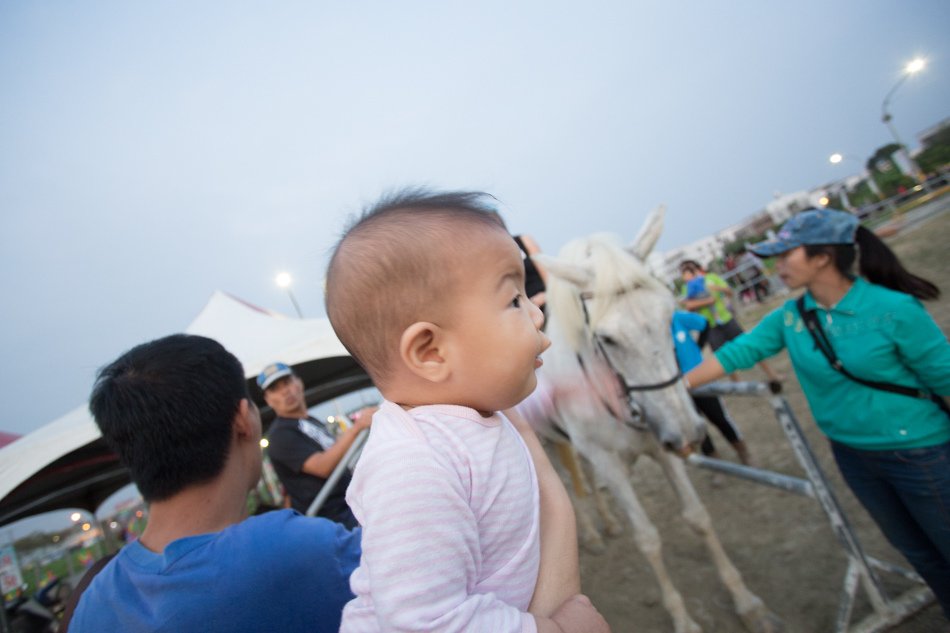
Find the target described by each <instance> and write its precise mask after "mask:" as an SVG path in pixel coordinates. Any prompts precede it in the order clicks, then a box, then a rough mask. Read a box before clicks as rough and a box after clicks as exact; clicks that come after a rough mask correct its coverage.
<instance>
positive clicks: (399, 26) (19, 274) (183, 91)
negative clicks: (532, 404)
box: [0, 0, 950, 433]
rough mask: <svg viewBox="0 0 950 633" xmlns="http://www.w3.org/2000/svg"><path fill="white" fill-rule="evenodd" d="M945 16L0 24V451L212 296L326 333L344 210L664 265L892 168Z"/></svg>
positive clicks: (934, 96)
mask: <svg viewBox="0 0 950 633" xmlns="http://www.w3.org/2000/svg"><path fill="white" fill-rule="evenodd" d="M948 24H950V3H948V2H946V0H932V1H916V0H909V1H896V0H895V1H893V2H883V1H878V2H867V1H866V0H840V1H835V2H827V1H813V0H805V1H798V2H783V3H778V2H761V1H749V2H715V3H713V2H699V1H696V2H664V3H659V2H656V3H644V2H638V3H633V2H596V1H595V2H590V1H588V2H572V3H563V2H551V1H550V0H548V1H545V2H513V1H511V0H505V1H504V2H446V1H444V0H443V1H438V2H435V1H433V2H411V1H406V2H398V3H396V2H333V3H330V2H278V3H264V2H259V3H248V2H220V3H216V2H198V3H195V2H161V3H141V2H134V3H128V2H81V3H80V2H67V1H64V2H26V1H19V2H15V1H9V2H3V3H0V214H2V215H0V218H2V230H0V240H2V243H0V263H2V265H0V293H2V302H3V316H4V318H3V328H2V332H0V354H2V360H3V363H2V374H0V399H2V401H3V403H4V407H3V413H2V418H0V429H2V430H6V431H11V432H16V433H25V432H28V431H30V430H33V429H35V428H37V427H39V426H41V425H43V424H45V423H47V422H49V421H50V420H52V419H54V418H56V417H58V416H59V415H61V414H63V413H65V412H67V411H68V410H70V409H72V408H73V407H75V406H77V405H79V404H81V403H82V402H84V400H85V398H86V396H87V395H88V392H89V389H90V386H91V384H92V380H93V376H94V372H95V370H96V369H97V368H98V367H99V366H101V365H102V364H104V363H106V362H108V361H109V360H111V359H112V358H114V357H115V356H116V355H118V354H119V353H120V352H122V351H124V350H125V349H127V348H129V347H131V346H132V345H134V344H136V343H139V342H142V341H145V340H148V339H152V338H156V337H158V336H162V335H165V334H169V333H172V332H176V331H180V330H182V329H184V328H185V327H186V326H187V325H188V323H189V322H190V321H191V320H192V319H193V318H194V317H195V316H196V315H197V314H198V312H199V311H200V310H201V309H202V307H203V306H204V304H205V302H206V301H207V300H208V298H209V297H210V296H211V294H212V292H214V291H215V290H216V289H221V290H225V291H227V292H230V293H232V294H235V295H237V296H239V297H241V298H244V299H246V300H248V301H250V302H252V303H255V304H257V305H261V306H264V307H267V308H270V309H275V310H278V311H282V312H285V313H288V314H293V308H292V306H291V304H290V301H289V299H288V298H287V295H286V294H285V293H283V292H282V291H281V290H279V289H278V288H277V287H276V286H275V285H274V283H273V278H274V275H275V273H277V272H278V271H280V270H287V271H289V272H290V273H291V274H292V275H293V276H294V278H295V286H294V288H295V293H296V295H297V298H298V299H299V302H300V304H301V307H302V309H303V311H304V313H305V314H306V315H307V316H322V315H323V307H322V296H321V290H320V284H321V279H322V276H323V271H324V267H325V263H326V258H327V249H328V248H329V247H330V245H331V244H332V243H333V241H334V239H335V238H336V236H337V235H338V233H339V231H340V230H341V228H342V226H343V224H344V222H345V220H346V218H347V216H348V214H350V213H352V212H354V211H356V210H358V209H359V208H360V207H361V206H362V205H363V204H365V203H368V202H371V201H372V200H373V199H374V198H375V197H376V196H377V195H378V194H379V193H380V192H382V191H385V190H387V189H390V188H393V187H398V186H403V185H407V184H429V185H432V186H434V187H438V188H476V189H484V190H487V191H490V192H492V193H494V194H495V195H496V196H498V197H499V198H500V199H501V200H502V201H503V202H504V203H505V205H506V206H505V208H506V212H505V213H506V219H507V220H508V224H509V228H511V229H512V231H513V232H516V233H522V232H527V233H530V234H532V235H533V236H534V237H535V239H536V240H537V241H538V242H539V243H540V244H541V245H542V247H543V248H544V249H545V250H548V251H557V250H558V249H559V248H560V247H561V246H562V245H563V244H564V243H565V242H567V241H568V240H569V239H570V238H572V237H574V236H578V235H583V234H587V233H590V232H593V231H604V230H607V231H613V232H616V233H619V234H621V235H624V236H627V237H630V238H632V237H633V235H634V234H635V233H636V231H637V229H638V228H639V226H640V223H641V221H642V220H643V218H644V216H645V214H646V213H647V212H648V211H649V209H651V208H652V207H653V206H655V205H656V204H658V203H660V202H665V203H667V205H668V207H669V210H668V217H667V229H666V234H665V235H664V237H663V238H662V239H661V241H660V244H659V248H660V249H661V250H662V249H668V248H672V247H674V246H677V245H681V244H684V243H687V242H690V241H692V240H695V239H697V238H700V237H702V236H704V235H707V234H709V233H712V232H714V231H716V230H718V229H720V228H723V227H725V226H727V225H730V224H733V223H735V222H737V221H738V220H740V219H742V218H743V217H745V216H747V215H749V214H751V213H754V212H756V211H757V210H759V209H761V208H763V207H764V205H765V204H766V203H767V202H768V201H769V200H770V199H772V196H773V195H774V193H775V192H784V193H788V192H793V191H797V190H801V189H808V188H811V187H814V186H817V185H820V184H822V183H825V182H828V181H831V180H833V179H836V178H838V177H843V176H845V175H847V174H849V173H853V172H855V171H857V170H858V169H859V164H858V163H856V162H850V163H849V162H845V163H843V164H842V165H838V166H832V165H830V164H829V163H828V162H827V158H828V156H829V155H830V154H831V153H832V152H835V151H837V152H842V153H844V154H846V155H852V156H855V157H859V158H861V159H863V158H865V157H867V156H868V155H870V154H871V153H872V152H873V151H874V149H876V148H877V147H879V146H880V145H883V144H885V143H887V142H890V141H891V137H890V135H889V133H888V130H887V128H886V127H885V126H884V125H883V124H882V123H881V121H880V108H881V101H882V99H883V98H884V95H885V94H887V92H888V91H889V90H890V89H891V87H892V86H893V85H894V84H895V83H896V82H897V81H898V79H899V78H900V76H901V71H902V68H903V65H904V64H905V63H906V62H907V61H909V60H910V59H911V58H913V57H914V56H916V55H923V56H925V57H926V58H927V59H928V66H927V68H926V69H925V70H924V71H923V72H922V73H920V74H918V75H916V76H914V77H912V78H911V79H909V80H908V81H907V82H906V83H905V84H904V85H903V86H902V87H901V89H900V90H899V91H898V92H897V94H896V96H895V97H894V99H893V102H892V112H893V115H894V123H895V125H896V127H897V129H898V131H899V132H900V134H901V136H902V137H903V138H904V140H905V141H906V142H908V144H909V145H911V146H912V147H913V146H915V145H916V134H917V133H918V132H920V131H921V130H923V129H925V128H927V127H929V126H931V125H934V124H935V123H937V122H938V121H940V120H942V119H944V118H945V117H947V116H948V115H950V107H948V106H950V81H948V79H950V38H948V37H947V25H948Z"/></svg>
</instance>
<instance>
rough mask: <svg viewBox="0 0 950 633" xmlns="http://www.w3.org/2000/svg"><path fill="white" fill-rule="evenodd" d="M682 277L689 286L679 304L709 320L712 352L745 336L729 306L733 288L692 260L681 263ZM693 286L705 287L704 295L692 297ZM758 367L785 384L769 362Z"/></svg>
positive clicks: (763, 362) (708, 337) (694, 287)
mask: <svg viewBox="0 0 950 633" xmlns="http://www.w3.org/2000/svg"><path fill="white" fill-rule="evenodd" d="M680 276H681V277H682V278H683V281H684V282H685V284H686V287H685V288H684V290H683V294H682V296H681V299H680V304H681V305H682V306H683V308H684V309H685V310H689V311H690V312H696V313H697V314H699V315H701V316H702V317H703V318H704V319H706V322H707V323H708V324H709V329H708V335H707V339H706V340H708V342H709V347H710V348H712V350H713V351H716V350H717V349H719V348H720V347H722V346H723V345H724V344H725V343H726V342H728V341H731V340H732V339H734V338H736V337H737V336H739V335H740V334H742V326H740V325H739V323H738V322H737V321H736V319H735V316H734V315H733V314H732V311H731V310H729V307H728V306H727V305H726V299H727V298H728V297H731V296H732V288H730V287H729V284H727V283H726V282H725V280H724V279H723V278H722V277H720V276H719V275H717V274H715V273H709V272H706V271H705V270H704V269H703V267H702V266H700V265H699V262H696V261H694V260H692V259H687V260H684V261H682V262H680ZM700 282H701V283H700ZM691 284H692V286H691ZM690 287H692V288H693V289H694V292H695V291H697V290H699V289H700V288H702V290H703V294H702V296H694V297H690V296H689V288H690ZM759 368H760V369H762V371H763V372H764V373H765V375H766V377H767V378H768V379H769V381H770V382H772V383H780V382H781V381H782V379H783V378H782V376H781V375H779V374H778V373H777V372H776V371H775V370H773V369H772V367H771V366H770V365H769V364H768V363H767V362H765V361H762V362H760V363H759ZM732 379H733V380H738V378H737V377H736V376H732Z"/></svg>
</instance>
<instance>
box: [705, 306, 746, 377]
mask: <svg viewBox="0 0 950 633" xmlns="http://www.w3.org/2000/svg"><path fill="white" fill-rule="evenodd" d="M708 329H709V348H710V349H711V350H712V351H714V352H715V351H716V350H718V349H719V348H720V347H722V346H723V345H725V344H726V343H728V342H729V341H731V340H732V339H734V338H736V337H737V336H739V335H740V334H742V327H741V326H740V325H739V324H738V323H736V320H735V319H732V320H731V321H728V322H726V323H723V324H722V325H716V326H713V327H710V328H708ZM729 380H731V381H732V382H738V381H739V375H738V374H736V373H735V372H733V373H731V374H729Z"/></svg>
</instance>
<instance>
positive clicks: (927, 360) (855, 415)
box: [716, 278, 950, 450]
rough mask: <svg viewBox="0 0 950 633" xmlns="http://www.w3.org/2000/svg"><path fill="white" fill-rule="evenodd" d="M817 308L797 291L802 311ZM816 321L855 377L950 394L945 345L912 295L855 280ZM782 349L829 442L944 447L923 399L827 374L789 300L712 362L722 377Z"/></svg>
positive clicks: (949, 424) (949, 430)
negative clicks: (718, 366) (721, 369)
mask: <svg viewBox="0 0 950 633" xmlns="http://www.w3.org/2000/svg"><path fill="white" fill-rule="evenodd" d="M815 307H817V304H816V303H815V299H814V298H813V297H812V296H811V294H810V293H807V292H806V293H805V308H806V309H809V310H810V309H813V308H815ZM818 319H819V322H820V323H821V326H822V328H823V329H824V330H825V334H826V335H827V336H828V339H829V340H830V341H831V345H832V347H833V348H834V350H835V353H836V354H837V355H838V358H839V359H840V360H841V363H842V364H843V365H844V367H845V368H846V369H847V370H848V371H849V372H851V373H852V374H854V375H855V376H858V377H860V378H864V379H865V380H875V381H879V382H889V383H893V384H898V385H906V386H908V387H917V388H920V387H925V388H927V389H928V390H930V391H931V392H932V393H936V394H939V395H942V396H946V395H950V343H948V342H947V338H946V336H945V335H944V334H943V333H942V332H941V331H940V328H939V327H938V326H937V324H936V323H934V321H933V319H932V318H931V317H930V315H929V314H927V311H926V310H925V309H924V307H923V306H922V305H921V303H920V301H918V300H917V299H915V298H914V297H912V296H910V295H907V294H904V293H902V292H896V291H893V290H890V289H888V288H884V287H883V286H878V285H875V284H872V283H869V282H867V281H865V280H863V279H861V278H858V279H856V280H855V282H854V285H853V286H852V287H851V289H850V290H849V291H848V292H847V293H846V294H845V296H844V297H842V299H841V301H839V302H838V304H837V305H836V306H835V307H833V308H831V309H830V310H825V309H824V308H821V307H818ZM782 348H787V349H788V354H789V357H790V358H791V360H792V366H793V367H794V368H795V374H796V375H797V376H798V381H799V383H801V386H802V390H803V391H804V392H805V397H806V398H807V399H808V404H809V405H810V406H811V410H812V415H813V416H814V418H815V422H817V423H818V426H819V428H821V430H822V431H824V433H825V434H826V435H827V436H828V437H830V438H831V439H832V440H834V441H836V442H840V443H842V444H846V445H848V446H852V447H854V448H859V449H864V450H889V449H901V448H920V447H925V446H935V445H937V444H943V443H944V442H947V441H950V417H948V416H947V415H946V414H945V413H944V412H943V411H941V410H940V407H938V406H937V404H936V403H934V402H933V401H931V400H922V399H919V398H912V397H909V396H903V395H900V394H895V393H889V392H886V391H882V390H880V389H873V388H871V387H865V386H864V385H861V384H859V383H856V382H854V381H853V380H850V379H849V378H846V377H844V376H843V375H841V374H839V373H838V372H837V371H835V370H834V369H832V367H831V365H830V364H829V363H828V359H827V358H825V356H824V355H823V354H822V353H821V351H820V350H819V349H817V348H816V347H815V342H814V339H812V336H811V334H810V333H809V332H808V329H807V328H806V327H805V324H804V323H802V319H801V317H800V316H799V314H798V309H797V308H796V306H795V300H794V299H792V300H790V301H787V302H785V304H784V305H783V306H782V307H780V308H778V309H776V310H775V311H773V312H771V313H770V314H768V315H767V316H766V317H765V318H764V319H762V321H761V322H760V323H759V324H758V325H757V326H756V327H755V328H754V329H753V330H751V331H750V332H748V333H747V334H744V335H742V336H740V337H738V338H736V339H734V340H733V341H731V342H730V343H728V344H726V345H724V346H723V347H721V348H720V349H719V351H717V352H716V358H717V359H718V360H719V362H720V363H721V364H722V366H723V367H724V368H725V370H726V373H732V372H733V371H735V370H737V369H748V368H749V367H752V366H753V365H755V363H757V362H759V361H760V360H762V359H763V358H767V357H769V356H772V355H773V354H777V353H778V352H780V351H781V350H782Z"/></svg>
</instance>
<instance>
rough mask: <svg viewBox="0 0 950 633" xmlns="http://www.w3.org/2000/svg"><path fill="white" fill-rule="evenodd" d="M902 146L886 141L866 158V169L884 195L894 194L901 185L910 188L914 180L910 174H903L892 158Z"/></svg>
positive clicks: (898, 190)
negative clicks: (885, 143) (886, 142)
mask: <svg viewBox="0 0 950 633" xmlns="http://www.w3.org/2000/svg"><path fill="white" fill-rule="evenodd" d="M902 148H903V146H902V145H898V144H897V143H888V144H887V145H884V146H883V147H879V148H878V149H877V151H875V152H874V154H873V155H872V156H871V157H870V158H869V159H868V162H867V165H866V167H867V169H868V171H869V172H870V175H871V176H870V177H871V178H873V179H874V182H876V183H877V186H878V188H879V189H880V190H881V193H883V194H884V195H885V196H886V197H890V196H893V195H896V194H897V193H898V192H900V190H901V187H903V188H904V189H910V188H911V187H913V186H914V185H915V184H916V182H915V181H914V179H913V178H911V177H910V176H908V175H906V174H904V173H903V172H902V171H901V170H900V168H899V167H898V166H897V162H896V161H895V160H894V154H896V153H897V152H899V151H900V150H901V149H902Z"/></svg>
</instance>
